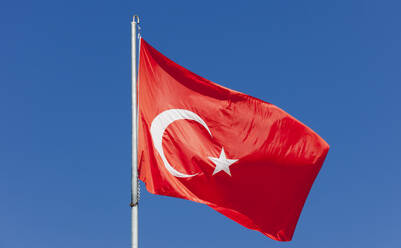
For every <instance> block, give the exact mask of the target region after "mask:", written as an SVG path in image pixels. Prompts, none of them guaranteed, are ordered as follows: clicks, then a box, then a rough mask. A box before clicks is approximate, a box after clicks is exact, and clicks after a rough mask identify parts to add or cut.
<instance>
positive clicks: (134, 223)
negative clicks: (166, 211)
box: [131, 16, 139, 248]
mask: <svg viewBox="0 0 401 248" xmlns="http://www.w3.org/2000/svg"><path fill="white" fill-rule="evenodd" d="M138 23H139V17H138V16H134V17H133V20H132V23H131V77H132V83H131V91H132V116H131V117H132V118H131V119H132V166H131V247H132V248H138V137H137V136H138V118H137V116H138V105H137V63H136V61H137V56H136V55H137V25H138Z"/></svg>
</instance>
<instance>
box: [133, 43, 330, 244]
mask: <svg viewBox="0 0 401 248" xmlns="http://www.w3.org/2000/svg"><path fill="white" fill-rule="evenodd" d="M244 83H246V82H244ZM138 90H139V94H138V95H139V97H138V101H139V134H138V135H139V137H138V138H139V141H138V142H139V144H138V149H139V151H138V161H139V177H140V179H141V180H142V181H143V182H144V183H145V184H146V188H147V189H148V191H150V192H151V193H154V194H159V195H167V196H173V197H179V198H183V199H188V200H191V201H195V202H199V203H203V204H207V205H208V206H210V207H212V208H213V209H215V210H216V211H218V212H220V213H222V214H223V215H225V216H227V217H229V218H230V219H232V220H234V221H236V222H238V223H240V224H242V225H243V226H245V227H247V228H250V229H254V230H258V231H260V232H262V233H263V234H265V235H266V236H268V237H270V238H272V239H275V240H279V241H289V240H291V239H292V236H293V233H294V230H295V226H296V224H297V221H298V218H299V215H300V213H301V210H302V207H303V205H304V202H305V200H306V198H307V196H308V193H309V190H310V188H311V186H312V183H313V181H314V180H315V177H316V176H317V174H318V172H319V170H320V168H321V166H322V164H323V161H324V159H325V157H326V154H327V152H328V150H329V145H328V144H327V143H326V142H325V141H324V140H323V139H322V138H320V137H319V136H318V135H317V134H316V133H315V132H313V131H312V130H311V129H310V128H308V127H306V126H305V125H304V124H302V123H301V122H299V121H298V120H296V119H295V118H294V117H292V116H290V115H289V114H287V113H286V112H284V111H283V110H281V109H280V108H278V107H276V106H274V105H272V104H270V103H266V102H264V101H261V100H259V99H256V98H253V97H251V96H248V95H245V94H243V93H240V92H236V91H233V90H230V89H228V88H225V87H222V86H220V85H217V84H215V83H213V82H211V81H209V80H207V79H204V78H202V77H200V76H198V75H196V74H194V73H192V72H190V71H188V70H187V69H185V68H183V67H181V66H179V65H178V64H176V63H174V62H173V61H171V60H170V59H168V58H167V57H165V56H163V55H162V54H161V53H160V52H158V51H157V50H155V49H154V48H153V47H151V46H150V45H149V44H148V43H146V42H145V41H144V40H143V39H141V51H140V63H139V86H138ZM171 109H182V110H188V111H191V112H192V113H195V114H197V115H198V116H199V117H200V118H201V119H202V120H203V121H204V122H205V124H206V125H207V127H208V128H209V130H210V134H209V132H208V130H207V129H206V128H205V126H204V125H202V124H201V123H200V122H199V121H195V120H183V119H180V120H176V121H174V122H172V123H171V124H170V125H168V127H167V128H166V129H165V131H164V132H163V135H162V138H163V139H162V148H163V151H164V155H165V157H166V159H167V161H168V163H169V164H170V165H171V167H173V168H174V169H175V170H177V171H179V172H180V173H184V174H191V175H193V174H196V176H192V177H187V178H183V177H176V176H174V175H172V174H171V173H170V172H169V170H167V169H166V166H165V164H164V163H163V161H162V158H161V155H160V153H159V152H158V150H157V149H156V146H155V144H154V141H153V140H152V133H151V131H150V128H151V125H152V122H153V121H154V120H155V118H156V116H158V115H159V114H160V113H162V112H163V111H166V110H171ZM222 148H224V152H225V154H226V157H227V158H228V159H238V161H236V162H235V163H233V164H232V165H231V166H230V167H229V170H230V173H231V176H230V175H229V174H228V173H226V172H225V171H223V170H221V171H219V172H217V173H216V174H214V175H213V172H214V170H215V167H216V164H215V163H213V162H212V160H211V159H209V157H214V158H219V155H220V153H221V150H222ZM197 173H198V174H197Z"/></svg>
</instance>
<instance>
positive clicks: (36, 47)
mask: <svg viewBox="0 0 401 248" xmlns="http://www.w3.org/2000/svg"><path fill="white" fill-rule="evenodd" d="M400 8H401V3H400V2H399V1H345V0H344V1H317V0H316V1H238V2H236V1H210V0H204V1H175V0H171V1H146V0H143V1H93V0H89V1H77V0H69V1H45V0H39V1H7V2H4V3H2V7H1V9H0V30H1V39H0V54H1V56H0V114H1V121H0V197H1V203H0V247H7V248H14V247H15V248H19V247H40V248H45V247H52V248H53V247H60V248H62V247H76V248H81V247H85V248H86V247H129V245H130V209H129V207H128V204H129V195H130V149H131V147H130V146H131V145H130V142H131V141H130V125H131V124H130V21H131V18H132V14H134V13H137V14H139V15H140V16H141V22H142V23H141V26H142V36H143V37H144V38H145V39H146V40H147V41H148V42H150V43H151V44H152V45H153V46H154V47H155V48H157V49H158V50H159V51H161V52H162V53H164V54H165V55H166V56H168V57H169V58H171V59H173V60H174V61H176V62H178V63H179V64H181V65H183V66H184V67H186V68H188V69H190V70H192V71H194V72H195V73H197V74H199V75H201V76H203V77H205V78H207V79H209V80H212V81H214V82H216V83H219V84H222V85H224V86H226V87H229V88H232V89H234V90H237V91H242V92H244V93H247V94H250V95H252V96H255V97H258V98H260V99H263V100H265V101H268V102H271V103H273V104H275V105H277V106H279V107H281V108H282V109H284V110H286V111H287V112H288V113H290V114H291V115H293V116H294V117H296V118H298V119H299V120H300V121H302V122H303V123H305V124H306V125H308V126H309V127H311V128H312V129H314V130H315V131H316V132H317V133H318V134H320V135H321V136H322V137H323V138H324V139H325V140H326V141H327V142H328V143H329V144H330V146H331V150H330V152H329V154H328V157H327V159H326V162H325V164H324V165H323V168H322V170H321V172H320V174H319V176H318V178H317V180H316V181H315V184H314V186H313V188H312V190H311V193H310V195H309V198H308V200H307V202H306V204H305V207H304V210H303V213H302V215H301V218H300V220H299V223H298V226H297V229H296V231H295V235H294V239H293V241H291V242H289V243H280V242H277V241H273V240H270V239H268V238H267V237H265V236H263V235H262V234H260V233H258V232H255V231H251V230H248V229H246V228H244V227H242V226H240V225H238V224H237V223H235V222H233V221H231V220H229V219H228V218H226V217H224V216H222V215H220V214H218V213H217V212H214V211H213V210H212V209H210V208H208V207H206V206H203V205H200V204H196V203H192V202H189V201H184V200H180V199H173V198H168V197H163V196H155V195H151V194H149V193H148V192H146V190H145V189H144V187H142V188H143V189H142V193H141V203H140V204H141V205H140V246H141V247H174V248H177V247H244V246H246V247H301V248H311V247H325V248H330V247H333V248H334V247H335V248H337V247H387V248H390V247H400V246H401V236H400V233H401V225H400V224H399V223H401V213H400V209H401V197H400V194H401V183H400V176H401V168H400V162H399V154H400V151H399V150H400V145H399V140H401V132H400V126H401V116H400V107H401V100H400V96H399V95H400V92H401V86H400V85H401V84H400V82H401V70H400V66H401V47H400V44H401V32H400V28H399V27H400V23H401V15H400V14H399V10H400ZM142 186H143V185H142Z"/></svg>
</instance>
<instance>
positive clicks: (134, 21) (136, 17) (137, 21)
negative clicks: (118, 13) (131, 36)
mask: <svg viewBox="0 0 401 248" xmlns="http://www.w3.org/2000/svg"><path fill="white" fill-rule="evenodd" d="M132 22H133V23H137V24H139V16H138V15H134V16H133V17H132Z"/></svg>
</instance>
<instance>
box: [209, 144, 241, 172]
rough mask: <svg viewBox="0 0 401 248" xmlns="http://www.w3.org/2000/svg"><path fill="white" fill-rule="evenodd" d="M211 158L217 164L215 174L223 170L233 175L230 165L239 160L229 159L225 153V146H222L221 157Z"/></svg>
mask: <svg viewBox="0 0 401 248" xmlns="http://www.w3.org/2000/svg"><path fill="white" fill-rule="evenodd" d="M209 159H210V160H212V162H213V163H215V164H216V168H214V171H213V175H214V174H216V173H217V172H219V171H222V170H223V171H224V172H225V173H227V174H228V175H230V176H231V173H230V166H231V165H232V164H233V163H235V162H237V161H238V159H227V158H226V154H225V153H224V148H221V153H220V157H219V158H213V157H209Z"/></svg>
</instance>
